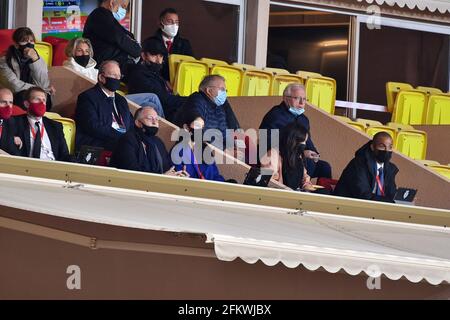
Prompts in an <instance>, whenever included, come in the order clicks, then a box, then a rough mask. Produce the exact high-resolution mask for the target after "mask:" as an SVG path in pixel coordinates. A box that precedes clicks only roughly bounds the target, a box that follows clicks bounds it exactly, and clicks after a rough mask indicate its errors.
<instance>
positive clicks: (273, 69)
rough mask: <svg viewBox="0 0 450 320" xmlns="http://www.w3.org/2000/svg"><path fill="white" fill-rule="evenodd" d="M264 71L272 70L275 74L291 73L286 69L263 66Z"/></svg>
mask: <svg viewBox="0 0 450 320" xmlns="http://www.w3.org/2000/svg"><path fill="white" fill-rule="evenodd" d="M263 70H264V71H267V72H272V73H273V74H274V75H277V74H290V72H289V71H288V70H286V69H280V68H263Z"/></svg>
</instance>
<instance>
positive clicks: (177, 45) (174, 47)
mask: <svg viewBox="0 0 450 320" xmlns="http://www.w3.org/2000/svg"><path fill="white" fill-rule="evenodd" d="M159 23H160V29H158V31H156V34H155V35H154V38H156V39H157V40H158V41H160V43H161V44H162V45H163V46H164V48H165V51H164V61H163V68H162V76H163V78H164V79H166V81H170V76H169V55H171V54H183V55H186V56H193V55H194V54H193V53H192V48H191V43H190V42H189V40H187V39H184V38H182V37H181V36H180V35H179V33H178V29H179V26H180V19H179V16H178V13H177V11H176V10H175V9H173V8H167V9H164V10H163V11H162V12H161V14H160V15H159Z"/></svg>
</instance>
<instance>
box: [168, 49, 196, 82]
mask: <svg viewBox="0 0 450 320" xmlns="http://www.w3.org/2000/svg"><path fill="white" fill-rule="evenodd" d="M181 61H196V59H195V58H194V57H191V56H185V55H182V54H171V55H170V56H169V77H170V83H171V84H172V85H173V84H174V83H175V78H176V74H177V70H178V65H179V64H180V62H181Z"/></svg>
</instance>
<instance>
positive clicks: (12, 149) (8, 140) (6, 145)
mask: <svg viewBox="0 0 450 320" xmlns="http://www.w3.org/2000/svg"><path fill="white" fill-rule="evenodd" d="M0 121H1V120H0ZM2 128H3V129H2V135H1V137H0V149H2V150H3V151H5V152H7V153H9V154H10V155H12V156H20V154H21V152H20V150H19V148H18V147H17V146H16V145H15V144H14V136H18V135H19V134H18V132H17V130H18V128H17V123H16V119H15V117H11V118H9V119H8V120H3V123H2Z"/></svg>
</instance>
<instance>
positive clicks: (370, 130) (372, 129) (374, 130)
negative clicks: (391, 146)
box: [366, 126, 397, 141]
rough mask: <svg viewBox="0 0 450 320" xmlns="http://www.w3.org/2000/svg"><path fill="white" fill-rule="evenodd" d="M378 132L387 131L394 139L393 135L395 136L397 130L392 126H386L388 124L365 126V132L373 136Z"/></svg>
mask: <svg viewBox="0 0 450 320" xmlns="http://www.w3.org/2000/svg"><path fill="white" fill-rule="evenodd" d="M378 132H387V133H389V135H390V136H391V137H392V140H393V141H395V137H396V136H397V131H396V130H395V129H394V128H391V127H388V126H370V127H368V128H366V133H367V134H368V135H369V136H370V137H373V136H375V135H376V134H377V133H378Z"/></svg>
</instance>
